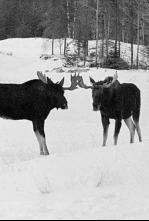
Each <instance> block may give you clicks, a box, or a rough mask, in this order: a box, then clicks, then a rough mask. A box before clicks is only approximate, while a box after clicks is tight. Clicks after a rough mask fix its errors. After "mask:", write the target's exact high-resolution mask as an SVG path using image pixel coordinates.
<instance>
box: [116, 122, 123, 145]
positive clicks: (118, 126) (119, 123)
mask: <svg viewBox="0 0 149 221" xmlns="http://www.w3.org/2000/svg"><path fill="white" fill-rule="evenodd" d="M121 126H122V120H121V119H116V121H115V133H114V145H117V141H118V135H119V133H120V129H121Z"/></svg>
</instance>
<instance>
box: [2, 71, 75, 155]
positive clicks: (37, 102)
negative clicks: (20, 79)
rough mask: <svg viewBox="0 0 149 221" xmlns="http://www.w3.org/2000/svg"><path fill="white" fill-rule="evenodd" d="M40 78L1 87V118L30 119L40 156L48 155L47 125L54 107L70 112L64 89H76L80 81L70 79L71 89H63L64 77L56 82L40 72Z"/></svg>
mask: <svg viewBox="0 0 149 221" xmlns="http://www.w3.org/2000/svg"><path fill="white" fill-rule="evenodd" d="M37 75H38V78H39V79H35V80H30V81H27V82H25V83H23V84H0V117H2V118H5V119H12V120H29V121H31V122H32V123H33V129H34V132H35V134H36V136H37V140H38V142H39V146H40V154H41V155H49V151H48V148H47V145H46V139H45V132H44V123H45V120H46V118H47V117H48V115H49V113H50V111H51V110H52V109H54V108H57V109H59V108H61V109H68V104H67V100H66V98H65V97H64V91H65V90H71V91H72V90H75V89H76V88H77V78H76V75H75V76H71V86H70V87H63V85H64V78H63V79H62V80H61V81H60V82H58V83H53V82H52V80H51V79H49V78H48V77H46V76H45V75H43V74H42V72H37Z"/></svg>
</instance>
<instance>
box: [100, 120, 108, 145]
mask: <svg viewBox="0 0 149 221" xmlns="http://www.w3.org/2000/svg"><path fill="white" fill-rule="evenodd" d="M102 125H103V145H102V146H103V147H105V146H106V143H107V138H108V130H109V125H110V121H109V119H108V118H106V117H104V116H102Z"/></svg>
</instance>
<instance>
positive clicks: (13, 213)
mask: <svg viewBox="0 0 149 221" xmlns="http://www.w3.org/2000/svg"><path fill="white" fill-rule="evenodd" d="M43 45H44V46H43ZM47 48H48V47H46V50H47ZM44 49H45V44H44V41H43V40H42V39H10V40H6V41H1V42H0V51H1V54H0V70H1V71H0V81H1V82H9V83H12V82H16V83H21V82H24V81H27V80H30V79H33V78H37V75H36V72H37V71H43V72H45V73H46V74H47V75H48V76H49V77H51V78H52V80H53V81H55V82H56V81H59V80H61V79H62V78H63V76H65V85H69V84H70V74H69V73H63V74H62V73H59V74H58V73H56V72H51V71H52V70H53V68H54V67H60V66H61V65H62V64H61V60H59V59H58V60H57V61H54V59H50V60H47V61H43V60H41V59H39V57H40V55H41V54H44V53H45V50H44ZM55 50H57V51H58V50H59V42H57V48H56V49H55ZM8 54H9V55H8ZM10 54H12V55H10ZM47 70H48V71H47ZM114 73H115V71H114V70H106V69H98V70H97V69H91V70H89V71H88V72H85V73H81V74H82V75H83V78H84V81H85V82H86V84H89V76H92V77H93V78H94V79H95V80H100V79H103V78H105V77H106V76H109V75H110V76H111V75H114ZM118 75H119V81H120V82H121V83H122V82H132V83H135V84H136V85H137V86H138V87H139V88H140V89H141V92H142V109H141V118H140V124H141V129H142V136H143V143H141V144H140V143H139V142H138V138H137V136H136V140H135V144H133V145H130V144H129V131H128V129H127V128H126V126H125V125H123V127H122V129H121V133H120V136H119V145H118V146H117V147H115V146H113V131H114V121H111V126H110V131H109V138H108V144H107V147H105V148H102V147H101V146H102V125H101V120H100V113H98V112H97V113H96V112H93V111H92V96H91V91H89V90H83V89H78V90H76V91H73V92H69V91H67V92H66V93H65V95H66V98H67V100H68V104H69V110H68V111H62V110H58V111H57V110H53V111H52V112H51V114H50V115H49V117H48V119H47V121H46V125H45V130H46V136H47V144H48V148H49V151H50V156H48V157H41V156H40V155H39V147H38V143H37V141H36V137H35V135H34V133H33V130H32V124H31V123H30V122H28V121H10V120H4V119H0V138H1V139H0V150H1V154H0V196H1V200H0V219H38V220H39V219H66V220H70V219H71V220H72V219H74V220H76V219H85V220H86V219H97V220H99V219H149V136H148V133H149V117H148V115H149V114H148V113H149V72H148V71H141V70H139V71H118Z"/></svg>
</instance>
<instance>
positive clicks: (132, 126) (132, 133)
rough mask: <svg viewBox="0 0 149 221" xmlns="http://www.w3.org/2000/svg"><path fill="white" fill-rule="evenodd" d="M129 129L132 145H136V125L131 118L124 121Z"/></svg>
mask: <svg viewBox="0 0 149 221" xmlns="http://www.w3.org/2000/svg"><path fill="white" fill-rule="evenodd" d="M124 121H125V123H126V125H127V127H128V129H129V130H130V143H134V137H135V129H136V128H135V124H134V123H133V121H132V119H131V117H130V118H127V119H124Z"/></svg>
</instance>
